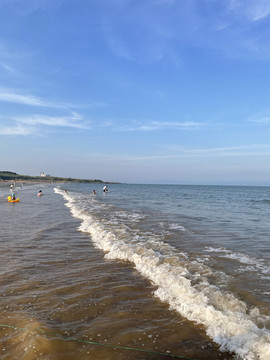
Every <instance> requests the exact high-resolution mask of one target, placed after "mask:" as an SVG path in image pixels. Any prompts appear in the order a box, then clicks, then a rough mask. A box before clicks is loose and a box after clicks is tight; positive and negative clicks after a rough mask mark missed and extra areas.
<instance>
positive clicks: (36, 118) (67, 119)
mask: <svg viewBox="0 0 270 360" xmlns="http://www.w3.org/2000/svg"><path fill="white" fill-rule="evenodd" d="M13 119H14V120H15V121H16V122H17V123H20V124H26V125H31V126H36V125H45V126H52V127H71V128H77V129H86V128H87V126H86V125H85V124H83V123H81V122H79V120H82V117H81V116H80V115H79V114H77V113H72V116H62V117H57V116H44V115H30V116H22V117H14V118H13Z"/></svg>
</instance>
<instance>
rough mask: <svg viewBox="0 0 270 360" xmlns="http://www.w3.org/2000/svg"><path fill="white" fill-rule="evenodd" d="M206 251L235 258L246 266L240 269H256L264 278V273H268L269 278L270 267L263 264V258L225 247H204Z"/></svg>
mask: <svg viewBox="0 0 270 360" xmlns="http://www.w3.org/2000/svg"><path fill="white" fill-rule="evenodd" d="M204 251H206V252H211V253H218V254H219V256H220V257H223V258H227V259H232V260H236V261H238V262H239V263H241V264H244V265H247V267H246V268H241V270H242V271H245V270H247V271H249V272H250V271H254V272H255V271H256V272H259V273H260V274H261V276H263V277H264V278H266V275H268V276H269V277H268V278H269V279H270V267H269V266H268V265H267V264H265V261H264V260H260V259H257V258H255V257H253V256H250V255H247V254H242V253H239V252H233V251H231V250H228V249H225V248H220V247H219V248H213V247H211V246H210V247H206V248H205V250H204Z"/></svg>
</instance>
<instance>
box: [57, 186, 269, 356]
mask: <svg viewBox="0 0 270 360" xmlns="http://www.w3.org/2000/svg"><path fill="white" fill-rule="evenodd" d="M55 192H56V193H58V194H60V195H62V196H63V197H64V198H65V200H66V201H67V203H66V206H67V207H69V209H70V211H71V214H72V215H73V216H74V217H76V218H78V219H80V220H81V221H82V222H81V225H80V226H79V228H78V230H79V231H82V232H85V233H88V234H89V235H90V236H91V239H92V241H93V243H94V245H95V246H96V247H97V248H99V249H100V250H102V251H104V252H105V253H106V254H105V257H106V258H109V259H119V260H125V261H129V262H131V263H133V264H134V266H135V268H136V269H137V271H138V272H139V273H140V274H141V275H142V276H144V277H146V278H147V279H149V280H150V281H151V282H152V284H153V285H154V286H156V290H155V292H154V295H155V296H156V297H157V298H159V299H160V300H161V301H163V302H166V303H168V304H169V306H170V308H171V309H172V310H176V311H177V312H179V313H180V314H181V315H182V316H184V317H185V318H187V319H189V320H190V321H193V322H195V323H196V324H201V325H203V326H204V328H205V331H206V333H207V335H208V336H210V337H211V338H212V339H213V340H214V341H215V342H216V343H217V344H219V346H220V350H221V351H229V352H233V353H235V354H236V355H237V356H238V357H239V358H241V359H245V360H255V359H260V360H266V359H269V358H270V332H269V330H267V329H266V328H265V327H262V326H261V325H259V319H260V321H263V322H264V324H266V322H269V320H270V318H269V317H267V316H266V315H261V314H260V311H259V309H258V308H253V309H249V308H248V306H247V304H246V303H244V302H243V301H240V300H239V299H237V298H236V297H235V296H234V295H233V294H231V293H224V292H222V291H221V290H220V288H219V287H217V286H214V285H212V284H211V280H210V279H211V277H212V276H213V270H212V269H211V268H209V267H208V266H206V265H204V264H202V263H200V262H198V261H195V260H190V259H189V257H188V255H187V254H186V253H184V252H180V251H179V250H177V249H176V248H174V247H173V246H171V245H169V244H167V243H166V242H164V241H163V240H162V234H161V235H160V236H159V235H158V234H157V233H155V232H153V231H150V230H149V229H148V230H147V231H142V230H138V228H136V227H132V226H131V225H129V220H130V219H134V221H135V222H136V221H139V217H138V216H135V217H133V215H131V213H126V215H125V216H123V214H122V220H124V221H123V223H122V222H121V221H120V220H119V217H117V211H116V210H114V209H113V208H110V209H109V210H108V207H109V205H108V204H104V203H102V202H100V201H98V200H96V199H89V196H88V199H87V200H85V198H84V197H83V195H81V194H78V193H69V194H67V193H65V192H64V191H62V190H61V189H58V188H56V189H55ZM102 211H104V213H105V211H107V213H106V214H105V215H106V216H101V214H102ZM108 214H109V215H108ZM127 214H129V215H127ZM116 218H117V220H116ZM111 219H114V221H110V220H111ZM125 220H127V221H125Z"/></svg>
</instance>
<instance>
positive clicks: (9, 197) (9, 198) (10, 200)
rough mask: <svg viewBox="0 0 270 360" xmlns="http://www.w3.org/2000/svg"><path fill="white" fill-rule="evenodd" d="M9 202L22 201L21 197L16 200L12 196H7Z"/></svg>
mask: <svg viewBox="0 0 270 360" xmlns="http://www.w3.org/2000/svg"><path fill="white" fill-rule="evenodd" d="M7 200H8V202H20V198H17V199H15V200H12V198H11V196H8V197H7Z"/></svg>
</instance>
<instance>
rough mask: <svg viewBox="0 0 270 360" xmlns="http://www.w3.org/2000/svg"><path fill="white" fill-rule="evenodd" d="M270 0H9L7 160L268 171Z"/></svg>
mask: <svg viewBox="0 0 270 360" xmlns="http://www.w3.org/2000/svg"><path fill="white" fill-rule="evenodd" d="M269 38H270V1H269V0H0V153H1V158H0V170H1V171H4V170H7V171H14V172H16V173H18V174H23V175H32V176H38V175H40V172H41V171H44V172H45V173H46V174H50V175H52V176H60V177H73V178H81V179H101V180H103V181H117V182H127V183H153V184H156V183H159V184H202V185H203V184H209V185H269V184H270V42H269Z"/></svg>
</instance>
